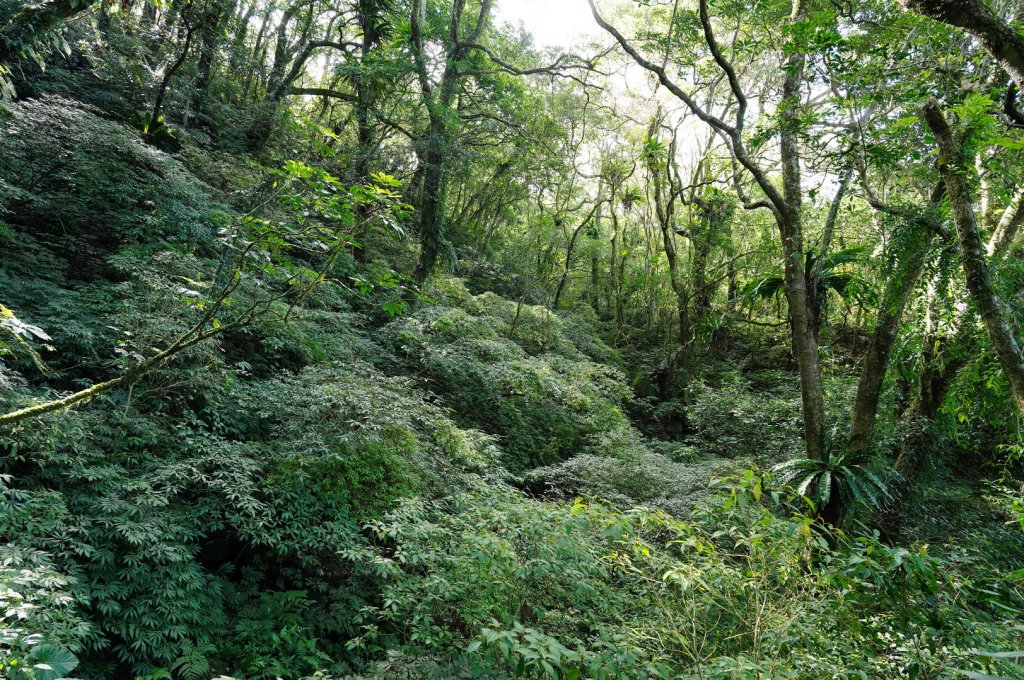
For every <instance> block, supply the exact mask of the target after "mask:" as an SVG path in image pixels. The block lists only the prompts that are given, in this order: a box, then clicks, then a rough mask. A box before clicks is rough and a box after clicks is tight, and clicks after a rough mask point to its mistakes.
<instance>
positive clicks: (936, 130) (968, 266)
mask: <svg viewBox="0 0 1024 680" xmlns="http://www.w3.org/2000/svg"><path fill="white" fill-rule="evenodd" d="M924 117H925V120H926V121H927V122H928V127H929V128H931V131H932V133H933V134H934V135H935V139H936V141H937V142H938V146H939V158H938V165H939V172H940V173H941V174H942V178H943V180H945V182H946V192H947V195H948V196H949V206H950V208H951V209H952V211H953V221H954V223H955V224H956V232H957V237H958V238H959V241H960V259H961V261H962V262H963V267H964V274H965V276H966V279H967V290H968V291H969V292H970V294H971V299H972V300H973V301H974V304H975V306H976V307H977V308H978V313H979V314H980V315H981V319H982V321H983V322H984V324H985V328H986V330H987V331H988V336H989V340H990V341H991V342H992V345H993V347H994V348H995V351H996V357H997V358H998V359H999V364H1000V366H1002V368H1003V374H1004V375H1005V376H1006V379H1007V382H1009V383H1010V391H1011V392H1012V393H1013V398H1014V401H1015V402H1016V404H1017V410H1018V411H1019V412H1020V413H1021V414H1022V415H1024V356H1022V355H1021V350H1020V346H1019V345H1018V344H1017V339H1016V338H1015V337H1014V334H1013V329H1012V328H1011V327H1010V325H1009V323H1008V322H1007V320H1006V316H1005V314H1004V312H1003V309H1002V306H1001V304H1000V302H999V300H998V298H997V296H996V292H995V289H994V288H993V287H992V278H991V275H990V274H989V270H988V263H987V261H986V258H985V251H984V249H983V246H982V243H981V235H980V233H979V230H978V222H977V219H976V218H975V215H974V207H973V206H972V205H971V194H970V188H969V187H968V185H967V181H966V179H965V178H966V177H967V173H968V171H969V168H968V167H966V165H965V163H964V161H963V156H962V153H961V150H960V148H959V145H958V144H957V143H956V141H955V140H954V139H953V134H952V132H951V131H950V128H949V124H948V123H947V122H946V117H945V115H944V114H943V113H942V111H941V110H940V109H939V106H938V104H937V103H936V102H935V101H934V100H929V101H928V102H927V103H925V106H924Z"/></svg>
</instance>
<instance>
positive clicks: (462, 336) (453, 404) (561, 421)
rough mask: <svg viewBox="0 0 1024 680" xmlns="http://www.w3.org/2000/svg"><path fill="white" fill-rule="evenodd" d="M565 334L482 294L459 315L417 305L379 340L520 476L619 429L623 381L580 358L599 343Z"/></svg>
mask: <svg viewBox="0 0 1024 680" xmlns="http://www.w3.org/2000/svg"><path fill="white" fill-rule="evenodd" d="M571 326H572V323H571V322H566V321H564V320H559V319H558V318H557V317H555V316H553V315H551V314H550V313H548V312H547V311H546V310H538V309H535V308H530V309H528V310H525V311H524V310H523V309H517V308H516V305H515V304H514V303H511V302H508V301H506V300H503V299H501V298H498V297H497V296H494V295H493V294H485V295H481V296H477V297H473V298H469V299H467V300H466V302H465V309H463V308H460V307H451V306H445V305H441V304H439V305H434V306H429V307H424V308H423V309H421V310H419V311H418V312H416V313H415V314H413V315H411V316H409V317H405V318H402V319H399V320H397V321H395V322H393V323H392V324H390V325H389V326H388V328H387V329H386V336H385V338H386V341H387V343H388V345H389V346H390V347H391V348H392V350H393V351H394V353H395V354H396V355H397V356H398V358H399V361H401V362H402V366H403V367H405V368H407V369H408V370H409V371H410V372H412V373H413V374H416V375H419V376H420V377H421V379H422V380H424V381H425V383H426V385H427V386H428V387H429V389H430V390H431V391H434V392H436V393H438V394H439V395H440V396H442V397H443V398H444V400H445V403H446V405H447V406H449V407H450V408H452V409H453V410H454V411H455V413H456V414H457V417H458V418H459V419H460V422H462V423H463V424H465V425H468V426H471V427H474V428H478V429H482V430H484V431H487V432H489V433H493V434H495V435H498V436H499V437H500V438H501V444H502V447H503V449H504V450H505V451H506V453H507V456H506V458H505V463H506V465H507V466H508V467H509V468H511V469H513V470H523V469H527V468H530V467H535V466H537V465H543V464H549V463H553V462H556V461H560V460H564V459H566V458H568V457H570V456H571V455H572V454H574V453H575V452H576V451H578V450H579V449H581V448H583V447H585V446H587V445H588V442H590V441H591V439H592V438H593V437H596V436H599V435H600V434H602V433H608V432H613V431H615V430H616V429H617V428H620V427H623V426H625V424H626V422H627V421H626V417H625V415H624V414H623V412H622V409H621V403H622V401H623V400H624V399H625V398H626V396H627V395H628V394H629V390H628V388H627V387H626V386H625V384H624V377H623V375H622V374H621V372H620V371H618V370H617V369H616V368H614V367H612V366H609V365H607V364H601V363H597V362H594V361H591V360H590V359H588V358H587V356H588V355H587V353H586V352H593V351H598V350H597V349H595V348H597V345H598V343H593V342H592V343H589V344H587V345H583V346H577V345H576V344H574V342H573V341H572V340H571V339H570V337H571V335H572V334H566V333H564V332H563V331H562V329H563V328H564V327H571ZM598 349H599V348H598ZM584 350H586V352H585V351H584Z"/></svg>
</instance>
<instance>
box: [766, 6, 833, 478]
mask: <svg viewBox="0 0 1024 680" xmlns="http://www.w3.org/2000/svg"><path fill="white" fill-rule="evenodd" d="M804 15H805V9H804V6H803V2H802V0H795V1H794V3H793V14H792V21H793V22H799V21H802V20H803V19H804V18H805V16H804ZM805 62H806V59H805V58H804V55H803V54H801V53H800V52H799V51H794V52H792V53H791V54H790V55H789V56H788V57H787V58H786V65H785V72H786V78H785V80H784V81H783V83H782V99H783V101H782V107H783V108H782V116H781V126H782V129H781V133H780V136H779V150H780V154H781V156H782V189H783V196H784V199H785V205H784V208H785V212H782V211H780V212H779V213H777V215H778V222H779V229H780V231H781V236H782V254H783V257H784V258H785V264H784V267H783V271H784V274H785V285H786V299H787V300H788V302H789V313H790V315H791V316H792V319H793V345H794V349H795V352H796V362H797V366H798V368H799V370H800V395H801V402H802V406H803V418H804V450H805V453H806V455H807V457H808V458H817V459H823V458H825V457H826V453H825V451H826V450H825V399H824V395H823V392H822V387H821V366H820V362H819V358H818V340H817V338H816V337H815V334H814V325H813V320H812V315H811V313H810V309H809V305H808V294H807V276H806V273H805V272H804V244H803V226H802V213H803V207H802V203H803V190H802V187H801V184H800V146H799V144H800V141H799V132H800V130H799V127H800V104H801V98H802V91H801V85H802V83H803V75H804V68H805Z"/></svg>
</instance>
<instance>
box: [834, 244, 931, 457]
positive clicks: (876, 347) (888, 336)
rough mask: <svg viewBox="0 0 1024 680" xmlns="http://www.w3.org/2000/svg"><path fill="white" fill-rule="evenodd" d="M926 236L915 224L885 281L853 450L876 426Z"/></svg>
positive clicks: (857, 403)
mask: <svg viewBox="0 0 1024 680" xmlns="http://www.w3.org/2000/svg"><path fill="white" fill-rule="evenodd" d="M927 236H928V231H927V230H926V229H925V228H924V226H923V225H916V224H915V231H914V234H913V237H912V238H911V239H910V240H909V242H908V243H907V244H906V246H905V247H904V248H903V252H902V253H901V254H900V261H899V266H898V268H897V270H896V273H895V274H894V275H893V276H892V277H891V278H889V280H888V281H887V282H886V285H885V292H884V293H883V294H882V301H881V303H880V306H879V309H878V319H877V321H876V322H875V330H874V332H873V333H872V334H871V342H870V345H869V346H868V351H867V354H865V356H864V366H863V368H862V369H861V374H860V380H859V382H858V383H857V396H856V398H855V399H854V402H853V414H852V418H851V423H850V442H849V445H848V448H849V449H850V450H852V451H859V450H861V449H863V448H864V447H865V446H867V444H868V443H869V441H870V437H871V434H872V432H874V430H875V421H876V420H877V417H878V402H879V400H880V399H881V395H882V385H883V384H884V383H885V374H886V372H887V371H888V368H889V357H890V355H891V354H892V347H893V344H894V343H895V341H896V336H897V334H898V333H899V327H900V321H901V320H902V318H903V312H904V310H905V309H906V307H907V303H908V302H909V300H910V296H911V293H912V292H913V290H914V286H915V285H917V281H918V279H919V278H920V277H921V272H922V271H923V269H924V263H925V260H926V259H927V258H926V255H927V252H928V251H927V239H926V237H927Z"/></svg>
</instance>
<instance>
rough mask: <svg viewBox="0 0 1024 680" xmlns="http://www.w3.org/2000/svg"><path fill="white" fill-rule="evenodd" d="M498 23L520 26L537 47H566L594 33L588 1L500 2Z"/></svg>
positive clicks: (595, 30) (505, 0)
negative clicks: (503, 22) (521, 25)
mask: <svg viewBox="0 0 1024 680" xmlns="http://www.w3.org/2000/svg"><path fill="white" fill-rule="evenodd" d="M496 14H497V17H498V20H499V21H507V22H508V23H510V24H512V25H519V24H520V23H522V24H523V26H524V27H525V28H526V30H527V31H529V32H530V33H531V34H533V39H534V41H535V42H536V44H537V45H538V46H546V47H556V48H562V49H565V48H569V47H573V46H574V45H575V44H577V43H578V42H579V41H580V40H586V39H588V38H590V37H593V36H594V35H596V34H597V32H598V30H599V28H598V26H597V24H596V23H594V17H593V16H592V15H591V14H590V6H589V5H588V4H587V0H500V1H499V3H498V7H497V12H496Z"/></svg>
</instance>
